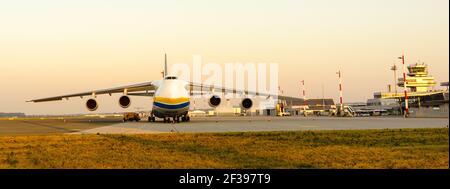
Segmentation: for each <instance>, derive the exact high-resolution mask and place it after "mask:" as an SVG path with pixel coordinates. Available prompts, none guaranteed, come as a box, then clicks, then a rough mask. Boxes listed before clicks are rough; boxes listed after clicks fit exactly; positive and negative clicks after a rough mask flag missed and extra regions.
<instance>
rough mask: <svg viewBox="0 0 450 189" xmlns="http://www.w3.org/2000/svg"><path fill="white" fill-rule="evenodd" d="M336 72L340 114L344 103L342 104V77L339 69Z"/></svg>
mask: <svg viewBox="0 0 450 189" xmlns="http://www.w3.org/2000/svg"><path fill="white" fill-rule="evenodd" d="M336 74H338V77H339V104H340V106H341V109H340V112H341V114H342V112H343V111H344V107H343V106H344V105H343V101H342V79H341V70H339V71H338V72H337V73H336Z"/></svg>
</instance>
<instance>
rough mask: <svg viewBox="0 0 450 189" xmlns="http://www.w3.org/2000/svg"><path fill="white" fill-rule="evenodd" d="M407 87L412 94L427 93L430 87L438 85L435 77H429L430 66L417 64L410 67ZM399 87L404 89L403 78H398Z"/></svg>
mask: <svg viewBox="0 0 450 189" xmlns="http://www.w3.org/2000/svg"><path fill="white" fill-rule="evenodd" d="M408 72H409V73H408V77H406V87H407V88H409V90H410V92H427V91H428V88H429V87H433V86H434V85H436V82H435V81H434V77H432V76H429V75H428V66H427V65H426V64H425V63H416V64H412V65H409V66H408ZM398 86H399V87H404V82H403V78H398Z"/></svg>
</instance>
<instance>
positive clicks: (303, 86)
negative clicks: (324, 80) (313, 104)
mask: <svg viewBox="0 0 450 189" xmlns="http://www.w3.org/2000/svg"><path fill="white" fill-rule="evenodd" d="M302 89H303V106H304V108H305V109H306V92H305V80H302Z"/></svg>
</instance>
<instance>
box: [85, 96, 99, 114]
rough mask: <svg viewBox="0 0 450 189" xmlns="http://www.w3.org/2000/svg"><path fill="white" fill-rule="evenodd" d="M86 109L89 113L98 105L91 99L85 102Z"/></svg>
mask: <svg viewBox="0 0 450 189" xmlns="http://www.w3.org/2000/svg"><path fill="white" fill-rule="evenodd" d="M86 108H87V109H88V110H89V111H95V110H97V108H98V103H97V101H96V100H95V99H93V98H91V99H89V100H87V101H86Z"/></svg>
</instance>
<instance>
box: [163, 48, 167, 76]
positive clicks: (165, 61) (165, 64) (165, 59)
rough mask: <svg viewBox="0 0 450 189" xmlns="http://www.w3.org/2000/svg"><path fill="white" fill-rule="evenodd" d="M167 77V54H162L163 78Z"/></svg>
mask: <svg viewBox="0 0 450 189" xmlns="http://www.w3.org/2000/svg"><path fill="white" fill-rule="evenodd" d="M166 76H167V54H165V53H164V77H166Z"/></svg>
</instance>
